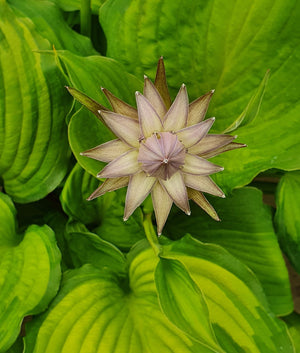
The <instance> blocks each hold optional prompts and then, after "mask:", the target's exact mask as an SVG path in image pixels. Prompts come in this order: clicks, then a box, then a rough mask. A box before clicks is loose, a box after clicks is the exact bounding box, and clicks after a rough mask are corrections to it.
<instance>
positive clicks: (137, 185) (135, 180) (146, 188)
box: [124, 172, 156, 221]
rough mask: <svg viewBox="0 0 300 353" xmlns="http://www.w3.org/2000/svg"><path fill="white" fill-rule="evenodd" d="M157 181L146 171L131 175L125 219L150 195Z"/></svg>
mask: <svg viewBox="0 0 300 353" xmlns="http://www.w3.org/2000/svg"><path fill="white" fill-rule="evenodd" d="M155 182H156V178H152V177H148V176H146V174H145V173H144V172H141V173H138V174H135V175H133V176H131V177H130V180H129V184H128V189H127V194H126V202H125V210H124V221H126V220H127V219H128V218H129V217H130V216H131V215H132V213H133V212H134V210H135V209H136V208H137V207H138V206H139V205H140V204H141V203H142V202H143V201H144V200H145V198H146V197H147V196H148V195H149V193H150V192H151V189H152V187H153V185H154V184H155Z"/></svg>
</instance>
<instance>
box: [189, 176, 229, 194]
mask: <svg viewBox="0 0 300 353" xmlns="http://www.w3.org/2000/svg"><path fill="white" fill-rule="evenodd" d="M184 183H185V185H186V186H188V187H190V188H192V189H195V190H198V191H202V192H207V193H209V194H212V195H215V196H219V197H225V195H224V193H223V191H222V190H221V189H220V188H219V187H218V185H217V184H216V183H215V182H214V181H213V180H212V179H211V178H210V177H209V176H203V175H192V174H184Z"/></svg>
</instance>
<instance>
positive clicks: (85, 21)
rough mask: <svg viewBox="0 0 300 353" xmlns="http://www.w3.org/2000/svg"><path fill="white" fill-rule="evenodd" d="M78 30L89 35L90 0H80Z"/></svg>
mask: <svg viewBox="0 0 300 353" xmlns="http://www.w3.org/2000/svg"><path fill="white" fill-rule="evenodd" d="M80 32H81V34H83V35H84V36H88V37H90V35H91V0H81V7H80Z"/></svg>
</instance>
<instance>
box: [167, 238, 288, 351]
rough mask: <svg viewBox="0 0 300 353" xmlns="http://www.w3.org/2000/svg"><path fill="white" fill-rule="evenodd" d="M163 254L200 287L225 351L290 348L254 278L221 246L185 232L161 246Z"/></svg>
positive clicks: (283, 329) (283, 331) (282, 329)
mask: <svg viewBox="0 0 300 353" xmlns="http://www.w3.org/2000/svg"><path fill="white" fill-rule="evenodd" d="M163 254H164V257H168V258H172V259H173V258H176V259H177V260H179V261H180V262H181V263H182V264H183V265H184V266H185V268H186V269H187V271H188V272H189V274H190V276H191V277H192V279H193V280H194V281H195V283H196V284H197V285H198V287H199V288H200V289H201V291H202V293H203V295H204V298H205V300H206V303H207V306H208V310H209V314H210V320H211V322H212V325H213V329H214V331H215V334H216V336H217V339H218V342H219V343H220V345H221V346H222V348H223V349H224V350H225V351H226V352H245V351H249V352H258V353H264V352H266V353H269V352H294V350H293V347H292V344H291V341H290V339H289V336H288V335H287V332H286V327H285V325H284V324H283V323H282V322H281V321H280V320H279V319H276V318H275V316H274V314H273V313H272V312H271V311H270V310H269V309H268V305H267V301H266V298H265V296H264V293H263V290H262V287H261V285H260V283H259V281H258V280H257V279H256V277H255V276H254V275H253V273H252V272H251V271H250V270H249V269H248V268H247V267H246V266H244V265H243V264H242V263H241V262H240V261H239V260H237V259H236V258H234V257H233V256H232V255H230V254H229V253H228V252H227V251H226V250H224V249H223V248H221V247H220V246H218V245H212V244H204V243H201V242H200V241H197V240H195V239H193V238H191V237H190V236H185V237H184V238H181V239H180V240H179V241H177V242H172V243H170V245H169V246H166V247H165V249H164V253H163ZM190 305H193V303H191V304H190Z"/></svg>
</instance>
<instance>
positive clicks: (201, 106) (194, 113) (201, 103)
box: [187, 90, 214, 126]
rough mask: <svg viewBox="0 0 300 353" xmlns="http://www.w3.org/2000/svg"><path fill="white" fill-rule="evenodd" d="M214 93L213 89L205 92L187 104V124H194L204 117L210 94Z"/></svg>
mask: <svg viewBox="0 0 300 353" xmlns="http://www.w3.org/2000/svg"><path fill="white" fill-rule="evenodd" d="M213 94H214V90H212V91H210V92H208V93H206V94H205V95H204V96H201V97H199V98H198V99H196V100H194V101H193V102H192V103H190V105H189V116H188V121H187V125H188V126H191V125H195V124H198V123H200V121H202V120H203V119H204V118H205V114H206V112H207V109H208V106H209V102H210V100H211V97H212V95H213Z"/></svg>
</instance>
